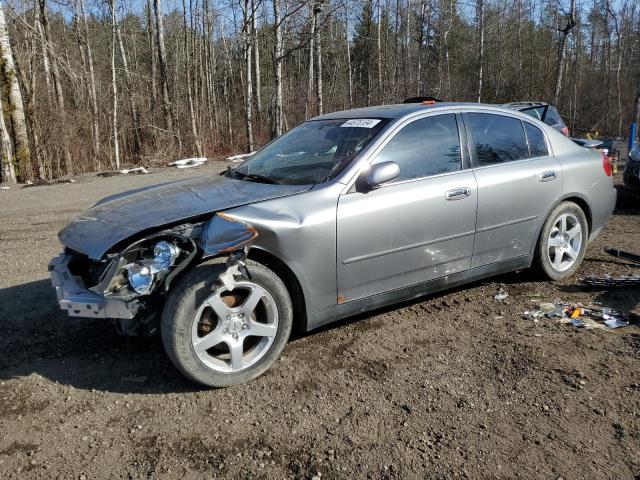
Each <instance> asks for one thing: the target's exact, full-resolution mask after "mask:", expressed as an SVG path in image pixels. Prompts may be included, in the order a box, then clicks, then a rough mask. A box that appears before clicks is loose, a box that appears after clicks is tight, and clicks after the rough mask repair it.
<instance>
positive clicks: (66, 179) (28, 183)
mask: <svg viewBox="0 0 640 480" xmlns="http://www.w3.org/2000/svg"><path fill="white" fill-rule="evenodd" d="M60 183H76V181H75V180H74V179H73V178H71V177H63V178H58V179H56V180H42V179H37V180H36V181H35V182H32V181H31V180H27V181H26V183H25V184H24V186H23V187H22V188H30V187H43V186H46V185H58V184H60Z"/></svg>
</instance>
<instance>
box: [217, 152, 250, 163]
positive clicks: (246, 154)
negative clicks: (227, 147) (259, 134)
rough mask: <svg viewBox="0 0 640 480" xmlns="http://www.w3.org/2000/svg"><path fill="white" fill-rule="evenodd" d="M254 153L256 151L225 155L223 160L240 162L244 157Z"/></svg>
mask: <svg viewBox="0 0 640 480" xmlns="http://www.w3.org/2000/svg"><path fill="white" fill-rule="evenodd" d="M254 153H256V152H251V153H240V154H238V155H231V156H230V157H227V158H226V159H225V160H226V161H227V162H241V161H242V160H245V159H247V158H249V157H250V156H251V155H253V154H254Z"/></svg>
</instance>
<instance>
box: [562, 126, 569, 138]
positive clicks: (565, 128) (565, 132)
mask: <svg viewBox="0 0 640 480" xmlns="http://www.w3.org/2000/svg"><path fill="white" fill-rule="evenodd" d="M562 133H564V136H565V137H568V136H569V129H568V128H567V127H562Z"/></svg>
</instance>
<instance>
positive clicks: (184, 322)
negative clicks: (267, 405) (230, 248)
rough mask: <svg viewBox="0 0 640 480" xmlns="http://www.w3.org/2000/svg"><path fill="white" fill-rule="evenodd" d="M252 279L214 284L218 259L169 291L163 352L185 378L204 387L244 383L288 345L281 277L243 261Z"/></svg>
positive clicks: (288, 313) (288, 315) (288, 316)
mask: <svg viewBox="0 0 640 480" xmlns="http://www.w3.org/2000/svg"><path fill="white" fill-rule="evenodd" d="M247 268H248V270H249V272H250V273H251V277H252V278H251V280H248V279H246V278H244V277H240V276H236V277H235V280H236V286H235V288H234V289H233V290H228V289H226V287H224V285H223V284H222V282H220V280H219V278H218V277H219V276H220V274H221V273H223V272H224V271H225V270H226V267H225V264H224V263H223V260H222V259H217V260H214V261H213V262H210V263H207V264H203V265H200V266H198V267H196V268H195V269H193V270H192V271H191V272H189V273H188V274H187V275H185V276H184V278H183V279H182V280H181V281H180V283H179V284H177V285H175V287H174V288H173V289H172V291H171V292H170V293H169V296H168V298H167V301H166V303H165V306H164V309H163V312H162V322H161V333H162V342H163V344H164V348H165V350H166V352H167V354H168V355H169V358H171V361H172V362H173V363H174V365H175V366H176V367H177V368H178V369H179V370H180V371H181V372H182V373H183V374H184V375H185V376H186V377H188V378H189V379H191V380H193V381H195V382H198V383H200V384H202V385H205V386H208V387H226V386H230V385H235V384H238V383H243V382H247V381H249V380H252V379H254V378H256V377H258V376H259V375H262V374H263V373H264V372H266V371H267V370H268V369H269V368H270V367H271V366H272V365H273V364H274V363H275V361H276V360H277V359H278V357H279V356H280V354H281V353H282V350H283V349H284V347H285V346H286V344H287V341H288V339H289V335H290V333H291V327H292V324H293V308H292V305H291V298H290V296H289V292H288V291H287V289H286V287H285V285H284V283H283V282H282V280H280V278H279V277H278V276H277V275H276V274H275V273H273V272H272V271H271V270H269V269H268V268H267V267H265V266H264V265H261V264H259V263H256V262H253V261H251V260H248V261H247Z"/></svg>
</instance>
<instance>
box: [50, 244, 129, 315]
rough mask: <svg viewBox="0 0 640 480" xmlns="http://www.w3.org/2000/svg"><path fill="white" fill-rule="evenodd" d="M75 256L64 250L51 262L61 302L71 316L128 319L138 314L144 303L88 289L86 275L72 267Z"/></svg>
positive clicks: (54, 282)
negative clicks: (73, 270) (85, 282)
mask: <svg viewBox="0 0 640 480" xmlns="http://www.w3.org/2000/svg"><path fill="white" fill-rule="evenodd" d="M72 259H73V257H72V256H71V255H67V254H65V253H61V254H60V255H58V256H57V257H55V258H53V259H52V260H51V261H50V262H49V272H50V273H51V283H52V284H53V288H55V290H56V295H57V297H58V304H59V305H60V308H61V309H62V310H66V312H67V313H68V314H69V316H71V317H87V318H124V319H131V318H133V317H135V316H136V314H137V313H138V310H139V306H140V302H139V301H138V300H136V299H134V300H131V301H125V300H122V299H118V298H109V297H105V296H104V295H100V294H98V293H95V292H92V291H90V290H88V289H87V288H86V287H85V285H84V282H83V280H82V278H80V277H79V276H76V275H73V274H72V273H71V271H70V270H69V262H70V261H71V260H72Z"/></svg>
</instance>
